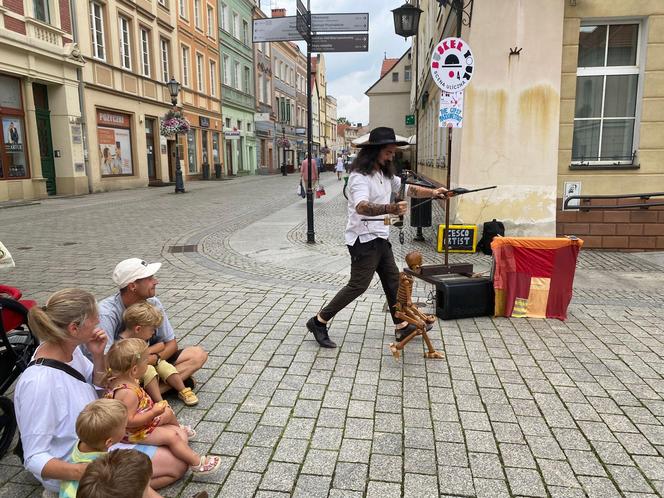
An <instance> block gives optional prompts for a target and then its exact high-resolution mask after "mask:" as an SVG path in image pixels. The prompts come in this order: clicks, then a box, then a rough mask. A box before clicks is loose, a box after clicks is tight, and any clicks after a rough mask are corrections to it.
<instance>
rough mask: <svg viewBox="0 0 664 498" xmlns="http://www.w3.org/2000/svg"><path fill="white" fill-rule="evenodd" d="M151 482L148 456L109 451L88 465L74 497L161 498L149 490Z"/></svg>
mask: <svg viewBox="0 0 664 498" xmlns="http://www.w3.org/2000/svg"><path fill="white" fill-rule="evenodd" d="M123 408H124V407H123ZM151 478H152V462H151V461H150V458H148V456H147V455H145V454H144V453H141V452H139V451H136V450H116V451H111V452H110V453H107V454H106V455H103V456H102V457H100V458H98V459H97V460H95V461H94V462H92V463H91V464H90V465H88V468H87V469H85V472H84V473H83V477H81V481H80V482H79V484H78V494H77V495H75V496H77V497H78V498H118V497H122V498H144V497H157V496H160V495H158V494H157V493H156V492H155V491H154V490H152V489H151V488H150V479H151ZM71 496H74V495H71Z"/></svg>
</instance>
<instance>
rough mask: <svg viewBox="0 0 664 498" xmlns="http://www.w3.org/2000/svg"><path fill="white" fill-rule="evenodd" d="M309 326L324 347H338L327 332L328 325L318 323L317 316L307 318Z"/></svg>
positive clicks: (317, 340)
mask: <svg viewBox="0 0 664 498" xmlns="http://www.w3.org/2000/svg"><path fill="white" fill-rule="evenodd" d="M307 328H308V329H309V332H311V333H312V334H313V335H314V337H315V339H316V342H318V344H320V345H321V346H322V347H324V348H336V347H337V345H336V344H335V343H334V342H332V340H331V339H330V336H329V335H328V334H327V325H322V326H321V325H316V320H315V317H313V316H312V317H311V318H309V320H307Z"/></svg>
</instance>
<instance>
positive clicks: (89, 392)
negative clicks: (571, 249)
mask: <svg viewBox="0 0 664 498" xmlns="http://www.w3.org/2000/svg"><path fill="white" fill-rule="evenodd" d="M69 366H70V367H72V368H74V369H75V370H78V371H79V372H80V373H81V374H83V377H85V379H86V380H87V381H88V383H85V382H81V381H80V380H77V379H75V378H74V377H72V376H71V375H69V374H68V373H66V372H63V371H61V370H57V369H55V368H51V367H47V366H43V365H33V366H31V367H30V368H28V369H27V370H26V371H25V372H23V373H22V374H21V376H20V377H19V379H18V383H17V384H16V391H15V393H14V406H15V410H16V420H17V421H18V427H19V430H20V431H21V441H22V443H23V455H24V458H25V468H26V469H27V470H28V471H29V472H31V473H32V475H34V476H35V477H36V478H37V479H38V480H39V481H40V482H41V483H42V484H43V485H44V487H45V488H46V489H48V490H50V491H56V492H57V491H59V489H60V481H57V480H55V479H44V478H43V477H42V471H43V469H44V466H45V465H46V464H47V463H48V461H49V460H51V459H53V458H58V459H61V460H66V458H67V456H68V455H69V453H70V452H71V449H72V447H73V445H74V443H75V442H76V418H77V417H78V414H79V413H81V411H82V410H83V408H84V407H85V405H87V404H88V403H90V402H92V401H94V400H95V399H97V393H96V392H95V389H94V388H93V387H92V374H93V370H94V367H93V365H92V362H91V361H90V360H88V359H87V358H86V357H85V356H84V355H83V353H82V352H81V351H80V349H79V348H76V349H75V350H74V354H73V358H72V361H71V362H69Z"/></svg>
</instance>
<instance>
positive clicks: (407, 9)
mask: <svg viewBox="0 0 664 498" xmlns="http://www.w3.org/2000/svg"><path fill="white" fill-rule="evenodd" d="M417 3H418V6H419V0H417ZM418 6H415V5H412V4H410V3H405V4H403V5H402V6H401V7H399V8H398V9H394V10H393V11H392V14H394V32H395V33H396V34H397V35H399V36H403V37H404V38H408V37H409V36H416V35H417V30H418V28H419V25H420V14H421V13H422V10H421V9H420V8H419V7H418ZM411 54H412V49H411ZM419 55H420V51H419V50H417V47H416V48H415V73H414V74H415V158H414V160H413V170H414V171H415V172H417V161H418V157H417V149H418V146H419V143H420V106H419V105H418V104H419V102H420V101H419V98H418V90H419V86H418V85H419V80H420V78H419V76H420V67H419ZM425 95H426V96H427V98H428V96H429V94H428V93H425ZM422 97H424V95H423V96H422ZM424 102H425V101H424V99H423V105H422V107H424ZM417 203H418V201H416V200H414V199H413V200H412V201H411V210H412V209H413V208H415V207H416V204H417ZM413 240H416V241H420V242H421V241H423V240H424V234H423V233H422V227H421V226H418V227H417V233H416V235H415V238H414V239H413Z"/></svg>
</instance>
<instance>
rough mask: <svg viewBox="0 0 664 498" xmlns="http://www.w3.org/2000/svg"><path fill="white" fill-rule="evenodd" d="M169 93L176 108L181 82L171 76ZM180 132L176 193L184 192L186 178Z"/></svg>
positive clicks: (176, 159) (167, 84) (176, 163)
mask: <svg viewBox="0 0 664 498" xmlns="http://www.w3.org/2000/svg"><path fill="white" fill-rule="evenodd" d="M166 86H167V87H168V93H170V94H171V103H172V104H173V107H174V108H176V107H177V104H178V94H179V93H180V83H178V81H177V80H176V79H175V77H173V76H171V80H170V81H169V82H168V83H166ZM178 147H179V143H178V132H177V131H176V132H175V193H176V194H184V193H185V190H184V180H183V179H182V168H181V167H180V154H179V153H178Z"/></svg>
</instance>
